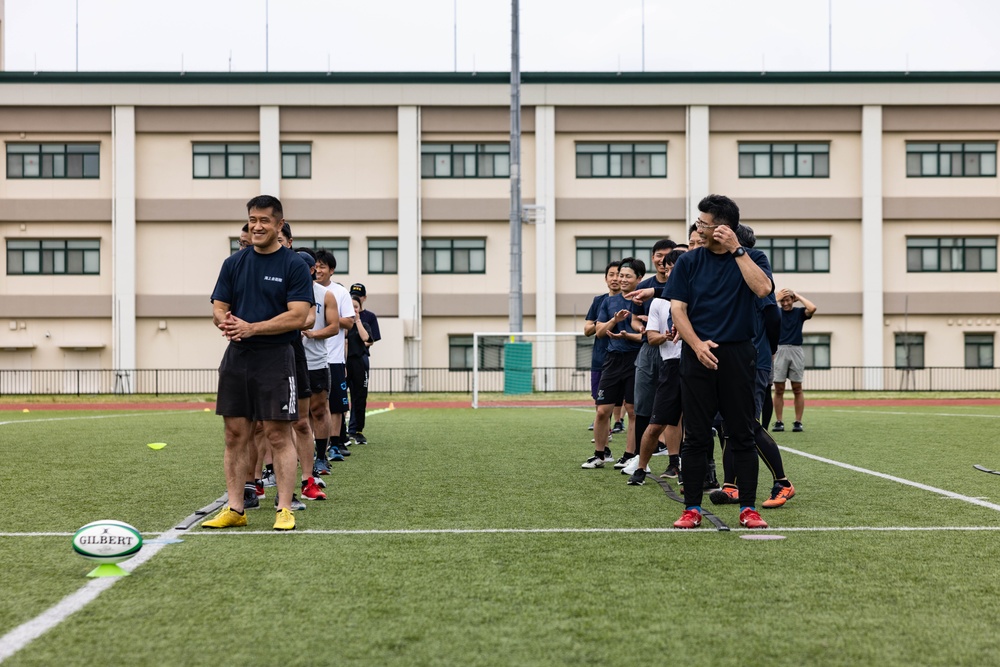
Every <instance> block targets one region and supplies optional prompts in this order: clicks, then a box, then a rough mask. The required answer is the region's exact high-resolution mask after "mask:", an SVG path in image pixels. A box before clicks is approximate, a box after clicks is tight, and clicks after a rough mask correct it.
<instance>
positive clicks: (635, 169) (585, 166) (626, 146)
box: [576, 143, 667, 178]
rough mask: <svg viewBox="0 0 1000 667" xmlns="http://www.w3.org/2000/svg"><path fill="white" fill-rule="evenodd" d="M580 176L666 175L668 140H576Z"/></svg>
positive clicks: (639, 176) (630, 176)
mask: <svg viewBox="0 0 1000 667" xmlns="http://www.w3.org/2000/svg"><path fill="white" fill-rule="evenodd" d="M576 177H577V178H666V177H667V144H665V143H642V144H632V143H615V144H611V143H608V144H591V143H578V144H576Z"/></svg>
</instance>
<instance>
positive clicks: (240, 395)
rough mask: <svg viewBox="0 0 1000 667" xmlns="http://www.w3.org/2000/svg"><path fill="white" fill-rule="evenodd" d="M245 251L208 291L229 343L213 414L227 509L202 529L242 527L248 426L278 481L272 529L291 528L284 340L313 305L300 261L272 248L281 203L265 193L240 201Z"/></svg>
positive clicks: (291, 402) (291, 374) (289, 370)
mask: <svg viewBox="0 0 1000 667" xmlns="http://www.w3.org/2000/svg"><path fill="white" fill-rule="evenodd" d="M247 214H248V218H249V220H248V224H249V227H248V229H249V232H250V239H251V243H252V244H253V247H252V248H245V249H244V250H241V251H240V252H237V253H235V254H233V255H230V257H229V258H228V259H226V261H225V262H223V264H222V270H221V271H220V272H219V279H218V282H217V283H216V285H215V289H214V290H213V291H212V313H213V321H214V323H215V326H216V327H218V328H219V329H220V330H221V331H222V334H223V336H225V337H226V339H227V340H229V346H228V347H227V348H226V353H225V356H223V358H222V364H221V365H220V366H219V392H218V398H217V400H216V410H215V411H216V414H219V415H222V417H223V421H224V423H225V439H226V452H225V471H226V491H227V492H228V496H229V499H228V504H227V505H226V506H225V507H223V508H222V510H221V511H220V512H219V513H218V514H217V515H216V516H215V517H213V518H212V519H210V520H208V521H206V522H204V523H202V526H204V527H206V528H229V527H231V526H245V525H246V524H247V520H246V514H245V508H244V506H243V488H244V481H245V480H244V478H245V475H246V472H247V469H248V468H249V466H250V435H251V432H252V426H253V422H254V421H260V422H262V423H263V427H264V434H265V437H266V438H267V440H268V442H269V443H270V445H271V452H272V457H273V459H274V470H275V475H276V477H277V482H278V503H277V504H278V512H277V516H276V518H275V523H274V528H275V530H292V529H294V528H295V519H294V517H293V516H292V512H291V509H290V505H291V502H292V493H293V489H294V486H295V469H296V454H295V448H294V447H293V445H292V424H293V423H294V422H295V420H296V419H297V418H298V410H297V407H298V406H297V395H296V388H295V359H294V354H293V352H292V347H291V341H292V340H294V339H295V338H296V337H298V336H299V330H300V329H301V328H302V327H303V326H305V324H306V320H307V318H308V316H309V312H310V310H311V308H312V306H313V305H314V303H315V302H314V299H313V287H312V279H311V277H310V275H309V269H308V267H307V266H306V263H305V262H303V261H302V259H301V258H300V257H299V256H298V255H297V254H296V253H294V252H292V251H291V250H289V249H288V248H285V247H283V246H282V245H281V244H280V243H279V242H278V232H279V231H280V230H281V226H282V223H283V222H284V214H283V212H282V208H281V202H280V201H278V199H277V198H275V197H271V196H268V195H261V196H259V197H254V198H253V199H251V200H250V201H249V202H247Z"/></svg>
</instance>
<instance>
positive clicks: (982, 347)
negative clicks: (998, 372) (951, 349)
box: [965, 333, 993, 368]
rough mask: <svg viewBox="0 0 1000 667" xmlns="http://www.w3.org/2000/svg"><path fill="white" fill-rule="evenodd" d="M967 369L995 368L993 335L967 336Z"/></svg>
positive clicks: (968, 334)
mask: <svg viewBox="0 0 1000 667" xmlns="http://www.w3.org/2000/svg"><path fill="white" fill-rule="evenodd" d="M965 367H966V368H993V334H970V333H967V334H965Z"/></svg>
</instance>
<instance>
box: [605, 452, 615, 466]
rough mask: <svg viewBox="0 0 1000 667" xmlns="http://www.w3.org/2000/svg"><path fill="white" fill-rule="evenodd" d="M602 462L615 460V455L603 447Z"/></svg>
mask: <svg viewBox="0 0 1000 667" xmlns="http://www.w3.org/2000/svg"><path fill="white" fill-rule="evenodd" d="M604 462H605V463H614V462H615V455H614V454H612V453H611V450H610V449H605V450H604Z"/></svg>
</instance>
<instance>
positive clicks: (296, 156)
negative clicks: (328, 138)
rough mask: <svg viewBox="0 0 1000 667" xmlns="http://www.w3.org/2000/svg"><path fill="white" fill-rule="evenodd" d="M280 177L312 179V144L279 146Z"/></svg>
mask: <svg viewBox="0 0 1000 667" xmlns="http://www.w3.org/2000/svg"><path fill="white" fill-rule="evenodd" d="M281 177H282V178H312V144H292V143H288V144H285V143H283V144H281Z"/></svg>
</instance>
